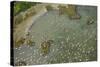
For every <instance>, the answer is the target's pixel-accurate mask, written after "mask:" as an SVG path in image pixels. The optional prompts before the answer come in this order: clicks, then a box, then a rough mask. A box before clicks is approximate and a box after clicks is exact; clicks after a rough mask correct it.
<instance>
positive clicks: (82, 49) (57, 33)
mask: <svg viewBox="0 0 100 67" xmlns="http://www.w3.org/2000/svg"><path fill="white" fill-rule="evenodd" d="M78 13H79V14H80V16H81V19H77V20H70V19H69V18H68V16H67V15H59V12H58V11H57V10H52V11H49V12H47V13H45V14H44V15H42V16H41V17H40V18H38V20H37V21H35V24H34V25H33V26H32V27H31V29H30V38H32V39H33V41H34V42H35V44H34V46H32V47H30V46H27V45H22V46H21V47H19V48H15V49H14V57H15V60H14V61H15V63H16V62H18V61H21V60H24V61H25V62H26V63H27V65H33V64H49V63H65V62H79V61H96V58H97V56H96V51H97V48H96V46H97V44H96V41H97V37H96V36H97V20H96V19H97V16H96V7H83V6H78ZM88 16H90V17H93V18H94V20H95V21H94V23H93V24H90V25H87V20H88V19H87V18H88ZM45 40H53V41H54V42H53V43H52V44H51V46H50V52H49V53H48V54H47V55H46V56H42V55H41V48H40V47H41V43H42V42H43V41H45Z"/></svg>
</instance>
